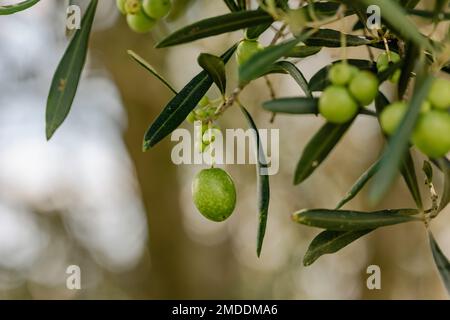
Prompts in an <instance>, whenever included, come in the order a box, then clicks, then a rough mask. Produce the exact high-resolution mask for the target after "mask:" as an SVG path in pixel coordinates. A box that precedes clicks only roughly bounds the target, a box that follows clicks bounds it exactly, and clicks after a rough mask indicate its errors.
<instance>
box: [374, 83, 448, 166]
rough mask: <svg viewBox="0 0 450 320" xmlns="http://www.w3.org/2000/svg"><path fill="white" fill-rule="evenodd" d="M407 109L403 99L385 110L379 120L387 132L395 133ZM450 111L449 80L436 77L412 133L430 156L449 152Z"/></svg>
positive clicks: (417, 143)
mask: <svg viewBox="0 0 450 320" xmlns="http://www.w3.org/2000/svg"><path fill="white" fill-rule="evenodd" d="M406 110H407V104H406V102H404V101H398V102H394V103H392V104H390V105H389V106H387V107H386V108H385V109H384V110H383V112H382V113H381V116H380V121H381V127H382V128H383V131H384V132H385V133H386V134H388V135H392V134H393V133H394V132H395V130H396V129H397V127H398V125H399V123H400V122H401V120H402V119H403V116H404V115H405V113H406ZM449 111H450V81H448V80H445V79H440V78H438V79H434V81H433V84H432V85H431V89H430V92H429V94H428V98H427V100H426V101H425V102H423V104H422V106H421V113H420V116H419V120H418V121H417V124H416V126H415V128H414V131H413V135H412V143H413V144H414V145H415V146H416V147H417V148H418V149H419V150H420V151H422V152H423V153H424V154H426V155H427V156H429V157H432V158H439V157H442V156H445V155H446V154H447V153H448V152H449V151H450V114H449Z"/></svg>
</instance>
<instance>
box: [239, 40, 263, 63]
mask: <svg viewBox="0 0 450 320" xmlns="http://www.w3.org/2000/svg"><path fill="white" fill-rule="evenodd" d="M263 49H264V47H263V46H262V45H261V44H260V43H259V42H258V41H257V40H243V41H241V42H240V43H239V45H238V47H237V49H236V60H237V63H238V65H240V66H241V65H243V64H244V63H245V62H247V61H248V60H249V59H250V58H251V57H252V56H253V55H255V54H256V53H258V52H260V51H261V50H263Z"/></svg>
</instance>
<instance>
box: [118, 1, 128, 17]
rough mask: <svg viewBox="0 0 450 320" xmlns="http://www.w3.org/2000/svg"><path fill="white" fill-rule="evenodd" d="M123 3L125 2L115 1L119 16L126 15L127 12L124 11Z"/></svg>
mask: <svg viewBox="0 0 450 320" xmlns="http://www.w3.org/2000/svg"><path fill="white" fill-rule="evenodd" d="M125 2H126V0H116V6H117V9H119V11H120V13H121V14H127V11H126V10H125Z"/></svg>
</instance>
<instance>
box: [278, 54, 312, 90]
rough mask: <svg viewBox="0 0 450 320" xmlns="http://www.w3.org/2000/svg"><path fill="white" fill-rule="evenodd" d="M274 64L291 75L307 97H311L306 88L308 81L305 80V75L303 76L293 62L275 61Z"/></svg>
mask: <svg viewBox="0 0 450 320" xmlns="http://www.w3.org/2000/svg"><path fill="white" fill-rule="evenodd" d="M276 65H278V66H280V67H281V68H282V69H284V70H286V72H287V73H289V74H290V75H291V77H292V78H293V79H294V80H295V82H297V84H298V85H299V86H300V88H301V89H302V90H303V92H304V93H305V95H306V96H307V97H309V98H312V93H311V91H309V88H308V81H307V80H306V78H305V76H303V74H302V72H301V71H300V70H299V69H298V68H297V67H296V66H295V64H293V63H292V62H289V61H279V62H277V63H276Z"/></svg>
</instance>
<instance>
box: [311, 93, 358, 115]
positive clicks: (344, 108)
mask: <svg viewBox="0 0 450 320" xmlns="http://www.w3.org/2000/svg"><path fill="white" fill-rule="evenodd" d="M319 111H320V114H321V115H322V116H323V117H324V118H325V119H327V120H328V121H329V122H332V123H345V122H347V121H349V120H351V119H352V118H353V117H354V116H355V115H356V114H357V113H358V104H357V103H356V102H355V100H353V98H352V96H351V95H350V94H349V92H348V91H347V89H346V88H344V87H339V86H329V87H328V88H327V89H325V91H324V92H323V93H322V95H321V96H320V99H319Z"/></svg>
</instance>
